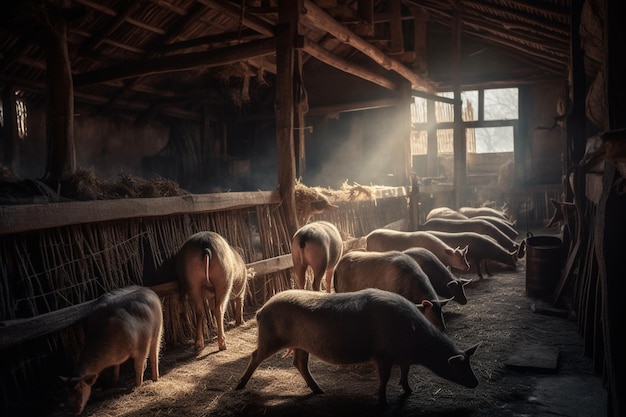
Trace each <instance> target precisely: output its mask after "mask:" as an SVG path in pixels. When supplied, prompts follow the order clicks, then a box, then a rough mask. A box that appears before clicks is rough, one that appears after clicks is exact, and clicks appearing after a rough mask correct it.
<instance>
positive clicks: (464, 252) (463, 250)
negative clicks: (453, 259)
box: [461, 245, 469, 255]
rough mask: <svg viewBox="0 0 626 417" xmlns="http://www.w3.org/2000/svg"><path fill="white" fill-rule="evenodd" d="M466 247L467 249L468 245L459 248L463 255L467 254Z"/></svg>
mask: <svg viewBox="0 0 626 417" xmlns="http://www.w3.org/2000/svg"><path fill="white" fill-rule="evenodd" d="M468 249H469V245H465V247H464V248H463V249H461V253H463V255H467V251H468Z"/></svg>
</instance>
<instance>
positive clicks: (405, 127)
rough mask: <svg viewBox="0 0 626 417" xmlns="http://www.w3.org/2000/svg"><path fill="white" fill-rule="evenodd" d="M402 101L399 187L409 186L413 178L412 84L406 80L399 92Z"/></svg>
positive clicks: (399, 105) (396, 172) (398, 171)
mask: <svg viewBox="0 0 626 417" xmlns="http://www.w3.org/2000/svg"><path fill="white" fill-rule="evenodd" d="M399 95H400V100H399V103H398V106H397V111H398V122H399V126H401V128H400V129H399V131H398V140H399V141H400V143H398V152H399V154H400V158H399V159H398V164H397V166H396V167H395V172H394V176H395V177H396V185H397V186H405V185H409V184H410V183H409V178H410V177H411V162H412V161H411V159H412V156H411V102H412V101H413V96H411V84H410V83H409V82H408V81H406V80H401V83H400V90H399Z"/></svg>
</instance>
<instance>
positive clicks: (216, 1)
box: [196, 0, 296, 36]
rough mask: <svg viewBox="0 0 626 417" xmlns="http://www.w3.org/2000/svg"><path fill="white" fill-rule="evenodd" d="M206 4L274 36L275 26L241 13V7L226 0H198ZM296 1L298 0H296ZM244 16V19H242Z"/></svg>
mask: <svg viewBox="0 0 626 417" xmlns="http://www.w3.org/2000/svg"><path fill="white" fill-rule="evenodd" d="M196 1H198V2H199V3H202V4H204V5H206V6H210V7H213V8H215V9H218V10H220V11H221V12H222V13H224V14H226V15H228V17H230V18H231V19H233V20H235V21H237V22H239V21H240V20H241V24H242V25H243V26H245V27H247V28H250V29H252V30H255V31H257V32H259V33H260V34H262V35H265V36H274V26H273V25H271V24H270V23H268V22H267V21H265V20H263V19H259V18H258V17H256V16H253V15H251V14H250V13H246V12H245V10H244V13H243V15H242V13H241V7H239V6H237V5H234V4H232V3H229V2H227V1H224V0H196ZM294 1H296V0H294ZM242 17H243V19H241V18H242Z"/></svg>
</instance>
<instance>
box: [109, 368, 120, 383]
mask: <svg viewBox="0 0 626 417" xmlns="http://www.w3.org/2000/svg"><path fill="white" fill-rule="evenodd" d="M119 380H120V365H113V379H112V381H111V382H112V383H113V385H115V384H117V381H119Z"/></svg>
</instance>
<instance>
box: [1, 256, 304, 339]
mask: <svg viewBox="0 0 626 417" xmlns="http://www.w3.org/2000/svg"><path fill="white" fill-rule="evenodd" d="M292 266H293V262H292V260H291V254H287V255H281V256H277V257H275V258H270V259H264V260H262V261H257V262H252V263H249V264H247V267H248V268H252V269H253V270H254V272H255V277H258V276H261V275H265V274H270V273H273V272H279V271H282V270H285V269H288V268H291V267H292ZM149 288H150V289H152V290H153V291H154V292H156V293H157V294H158V295H159V297H166V296H170V295H175V294H177V293H178V292H179V290H180V287H179V285H178V282H177V281H170V282H166V283H163V284H159V285H154V286H152V287H149ZM96 301H97V299H95V300H91V301H87V302H85V303H81V304H77V305H75V306H71V307H66V308H62V309H59V310H56V311H53V312H50V313H46V314H41V315H39V316H36V317H31V318H27V319H16V320H4V321H0V350H1V349H5V348H7V347H10V346H13V345H16V344H18V343H22V342H25V341H27V340H31V339H34V338H36V337H39V336H44V335H46V334H50V333H54V332H57V331H59V330H62V329H65V328H67V327H69V326H71V325H73V324H74V323H76V322H77V321H79V320H82V319H84V318H85V317H87V316H88V315H89V312H90V311H91V309H92V307H93V305H94V304H95V302H96Z"/></svg>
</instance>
